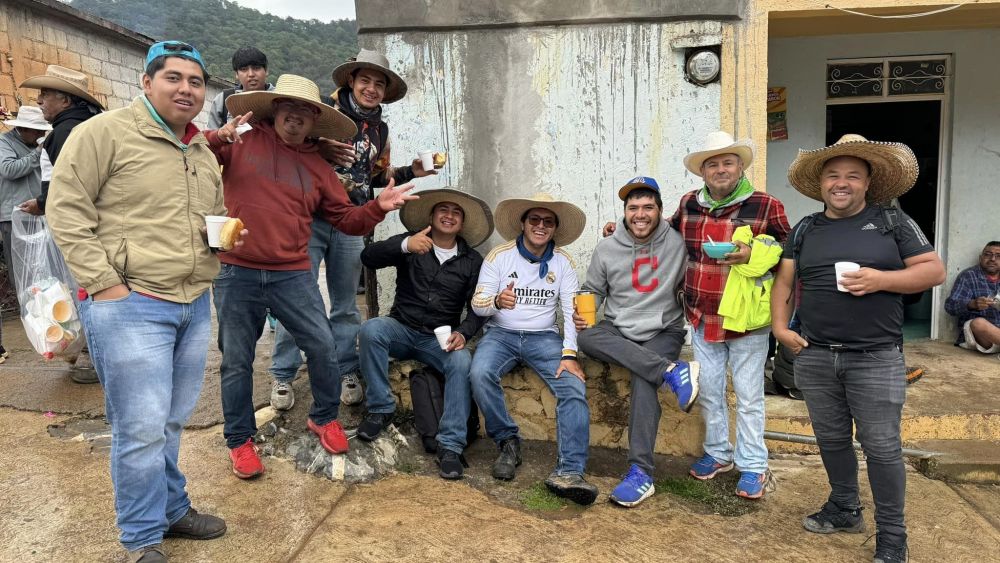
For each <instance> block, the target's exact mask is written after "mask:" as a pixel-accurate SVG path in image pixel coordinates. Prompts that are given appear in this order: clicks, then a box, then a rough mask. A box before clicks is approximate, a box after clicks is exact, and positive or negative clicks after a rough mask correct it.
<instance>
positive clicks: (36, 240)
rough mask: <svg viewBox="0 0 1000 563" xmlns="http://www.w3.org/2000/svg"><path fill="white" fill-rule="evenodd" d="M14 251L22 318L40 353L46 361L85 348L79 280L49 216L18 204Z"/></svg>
mask: <svg viewBox="0 0 1000 563" xmlns="http://www.w3.org/2000/svg"><path fill="white" fill-rule="evenodd" d="M11 251H12V256H13V263H14V264H13V265H14V272H13V278H14V281H15V283H16V284H17V300H18V302H19V303H20V304H21V322H22V323H23V324H24V331H25V332H26V333H27V334H28V340H29V341H30V342H31V345H32V346H33V347H34V348H35V351H36V352H38V353H39V354H41V355H42V356H44V357H45V358H46V359H52V358H54V357H63V358H66V359H73V358H75V357H76V356H77V354H79V353H80V350H82V349H83V345H84V344H85V342H86V340H85V338H84V336H83V330H82V328H83V327H82V325H81V323H80V315H79V313H78V311H77V303H76V293H77V291H76V282H74V281H73V276H72V275H70V273H69V267H68V266H66V261H65V260H63V257H62V253H60V252H59V248H58V247H57V246H56V243H55V241H54V240H52V234H51V233H50V232H49V228H48V224H46V222H45V217H42V216H37V215H31V214H30V213H25V212H24V211H21V210H20V209H17V208H16V207H15V208H14V212H13V213H12V214H11Z"/></svg>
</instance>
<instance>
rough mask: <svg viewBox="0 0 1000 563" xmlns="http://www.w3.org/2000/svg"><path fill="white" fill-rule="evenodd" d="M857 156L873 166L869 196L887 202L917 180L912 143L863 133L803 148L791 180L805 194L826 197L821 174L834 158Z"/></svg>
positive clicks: (792, 167) (790, 174) (792, 170)
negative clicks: (877, 137)
mask: <svg viewBox="0 0 1000 563" xmlns="http://www.w3.org/2000/svg"><path fill="white" fill-rule="evenodd" d="M838 156H853V157H855V158H860V159H861V160H864V161H866V162H868V164H869V166H871V180H870V182H869V183H868V193H867V194H866V195H865V199H866V200H868V201H871V202H874V203H884V202H887V201H890V200H892V198H895V197H899V196H901V195H903V194H904V193H906V192H907V191H909V189H910V188H912V187H913V184H914V183H916V181H917V173H918V172H919V171H920V167H919V166H918V164H917V157H916V156H914V154H913V151H912V150H910V147H908V146H906V145H904V144H903V143H883V142H880V141H869V140H868V139H866V138H864V137H862V136H861V135H853V134H849V135H844V136H843V137H841V138H840V140H839V141H837V142H836V143H834V144H832V145H830V146H828V147H823V148H821V149H816V150H812V151H804V150H802V149H799V155H798V156H797V157H795V161H793V162H792V165H791V166H790V167H789V168H788V181H789V182H791V184H792V186H794V187H795V189H796V190H799V191H800V192H801V193H802V195H804V196H806V197H810V198H812V199H815V200H817V201H823V196H822V192H821V191H820V175H821V173H822V171H823V165H824V164H826V161H828V160H830V159H831V158H835V157H838Z"/></svg>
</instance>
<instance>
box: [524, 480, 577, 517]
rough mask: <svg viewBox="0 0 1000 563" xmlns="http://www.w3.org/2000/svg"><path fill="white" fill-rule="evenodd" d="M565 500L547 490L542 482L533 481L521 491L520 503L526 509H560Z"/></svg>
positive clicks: (563, 505)
mask: <svg viewBox="0 0 1000 563" xmlns="http://www.w3.org/2000/svg"><path fill="white" fill-rule="evenodd" d="M566 503H567V501H566V500H564V499H561V498H559V497H557V496H556V495H554V494H552V493H551V492H549V489H548V488H547V487H546V486H545V485H543V484H542V483H535V484H534V485H532V486H531V487H529V488H528V489H526V490H525V491H523V492H522V493H521V504H523V505H524V507H525V508H527V509H528V510H549V511H552V510H562V509H563V508H565V507H566Z"/></svg>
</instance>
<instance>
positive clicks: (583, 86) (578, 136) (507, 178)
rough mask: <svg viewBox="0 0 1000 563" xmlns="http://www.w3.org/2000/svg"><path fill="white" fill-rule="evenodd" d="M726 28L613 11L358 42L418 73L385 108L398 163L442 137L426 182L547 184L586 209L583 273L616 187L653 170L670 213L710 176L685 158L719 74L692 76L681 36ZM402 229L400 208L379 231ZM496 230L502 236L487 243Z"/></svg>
mask: <svg viewBox="0 0 1000 563" xmlns="http://www.w3.org/2000/svg"><path fill="white" fill-rule="evenodd" d="M720 28H721V26H720V24H719V23H718V22H676V23H614V24H591V25H573V26H544V27H526V28H514V29H497V30H488V29H486V30H484V29H478V30H456V31H439V32H432V33H426V32H403V33H396V34H391V35H362V36H361V37H360V40H361V43H362V45H363V46H365V47H367V48H371V49H375V50H378V51H382V52H384V53H386V55H387V57H388V58H389V60H390V63H391V65H392V66H393V67H394V69H398V72H399V73H400V74H401V75H402V76H403V77H404V78H405V80H406V81H407V83H408V85H409V92H408V94H407V96H406V97H405V98H404V99H403V100H401V101H399V102H396V103H394V104H391V105H388V106H386V114H385V117H386V120H387V121H388V123H389V126H390V135H391V137H392V143H393V145H392V146H393V160H394V163H395V164H400V163H403V162H406V161H408V160H409V159H412V158H414V157H415V155H416V153H417V151H418V150H421V149H424V148H428V149H444V150H447V151H448V154H449V159H448V164H447V166H446V167H445V168H444V169H443V171H442V173H441V174H440V175H439V176H438V177H436V178H430V179H424V180H418V181H417V183H418V188H419V189H426V188H432V187H440V186H445V185H451V186H455V187H458V188H460V189H463V190H467V191H469V192H471V193H474V194H476V195H478V196H480V197H482V198H484V199H485V200H486V201H487V202H488V203H489V204H490V205H491V206H495V205H496V203H497V202H498V201H500V200H502V199H505V198H508V197H516V196H527V195H531V194H533V193H535V192H538V191H543V190H544V191H548V192H549V193H551V194H553V195H554V196H555V197H560V198H566V199H569V200H571V201H573V202H574V203H576V204H577V205H579V206H580V207H581V208H582V209H583V210H584V211H585V212H586V214H587V218H588V224H587V229H586V231H585V233H584V235H583V236H582V237H581V238H580V239H579V240H578V241H577V242H575V243H574V244H572V245H571V246H570V247H569V249H570V251H571V252H572V254H573V255H574V256H576V257H577V266H578V269H579V270H580V272H581V274H582V273H583V272H584V271H585V269H586V266H587V263H588V262H589V259H590V254H591V252H592V250H593V248H594V245H595V244H596V243H597V241H598V240H599V236H600V235H599V229H600V226H601V225H603V224H604V222H606V221H609V220H614V219H616V218H617V217H618V216H619V215H620V214H621V209H622V204H621V201H620V200H619V199H618V198H617V195H616V192H617V188H618V187H619V186H621V185H622V184H623V183H624V182H625V181H626V180H628V179H629V178H631V177H633V176H635V175H636V174H645V175H651V176H653V177H655V178H656V179H657V180H658V181H659V183H660V186H661V188H662V189H663V199H664V206H665V207H666V208H667V209H666V211H668V212H670V211H672V210H673V208H674V206H676V203H677V200H678V198H679V196H680V195H681V194H683V193H684V192H686V191H689V190H691V189H693V188H695V187H696V186H697V185H698V182H697V181H696V180H698V178H697V177H694V176H693V175H691V174H690V173H688V172H687V171H686V170H685V169H684V167H683V165H682V159H683V157H684V155H685V154H687V153H688V152H690V151H691V150H693V149H695V148H696V147H697V146H698V145H699V143H700V142H701V140H702V139H703V137H704V135H705V134H706V133H707V132H709V131H712V130H715V129H717V128H718V126H719V110H718V104H719V86H718V84H712V85H709V86H707V87H699V86H695V85H693V84H690V83H688V82H686V81H685V80H684V72H683V68H682V67H683V62H684V49H683V48H681V47H680V46H679V45H681V44H685V45H690V44H691V43H692V42H694V43H695V44H715V43H718V42H719V40H720V39H719V33H720ZM672 43H673V46H672ZM675 46H677V48H675ZM401 228H402V227H401V226H400V225H399V223H398V219H396V218H395V216H393V217H392V218H391V219H390V220H388V221H386V222H385V223H383V226H382V227H381V228H380V231H379V232H378V233H377V236H379V237H384V236H387V235H390V234H393V233H395V232H399V230H401ZM498 242H500V237H499V236H498V235H494V237H493V238H492V239H491V241H490V243H488V244H486V245H484V246H483V247H482V248H481V249H480V250H481V251H484V252H485V250H486V249H487V247H489V246H492V245H493V244H496V243H498ZM390 277H391V276H390ZM382 281H388V280H386V279H385V278H383V280H382ZM388 294H389V295H391V293H388ZM386 296H387V292H386V291H383V293H382V297H383V302H385V297H386Z"/></svg>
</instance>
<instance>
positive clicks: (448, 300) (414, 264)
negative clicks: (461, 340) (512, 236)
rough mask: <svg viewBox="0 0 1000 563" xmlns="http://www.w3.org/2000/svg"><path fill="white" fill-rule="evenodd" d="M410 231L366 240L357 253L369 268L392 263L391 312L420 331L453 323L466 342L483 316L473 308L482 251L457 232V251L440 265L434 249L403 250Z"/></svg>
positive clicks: (386, 266) (481, 324)
mask: <svg viewBox="0 0 1000 563" xmlns="http://www.w3.org/2000/svg"><path fill="white" fill-rule="evenodd" d="M411 234H414V233H403V234H399V235H396V236H394V237H390V238H389V239H387V240H383V241H379V242H376V243H373V244H370V245H368V247H366V248H365V249H364V251H363V252H362V253H361V263H362V264H364V265H365V266H367V267H369V268H374V269H378V268H388V267H390V266H395V267H396V298H395V300H393V303H392V309H391V310H390V311H389V316H390V317H391V318H393V319H396V320H397V321H399V322H401V323H403V324H404V325H406V326H408V327H410V328H412V329H413V330H418V331H420V332H422V333H424V334H434V329H435V328H437V327H439V326H442V325H451V327H452V330H453V331H458V332H459V333H461V335H462V336H464V337H465V341H466V342H468V341H470V340H472V337H473V336H475V335H476V333H478V332H479V329H480V328H482V326H483V323H484V322H485V321H486V319H484V318H482V317H480V316H478V315H476V314H475V313H473V312H472V295H473V293H475V291H476V281H477V280H478V279H479V269H480V267H482V265H483V257H482V255H480V254H479V253H478V252H476V250H475V249H473V248H470V247H469V245H468V244H467V243H466V242H465V240H464V239H462V237H459V238H458V254H457V255H455V256H453V257H451V258H450V259H448V260H447V261H445V263H444V264H439V263H438V259H437V256H435V255H434V251H433V250H431V251H430V252H428V253H427V254H406V253H404V252H403V250H402V248H401V246H402V244H403V239H405V238H406V237H408V236H410V235H411ZM462 309H465V310H466V312H467V313H466V315H465V320H461V318H462ZM460 321H461V323H460ZM456 327H457V328H456Z"/></svg>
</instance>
